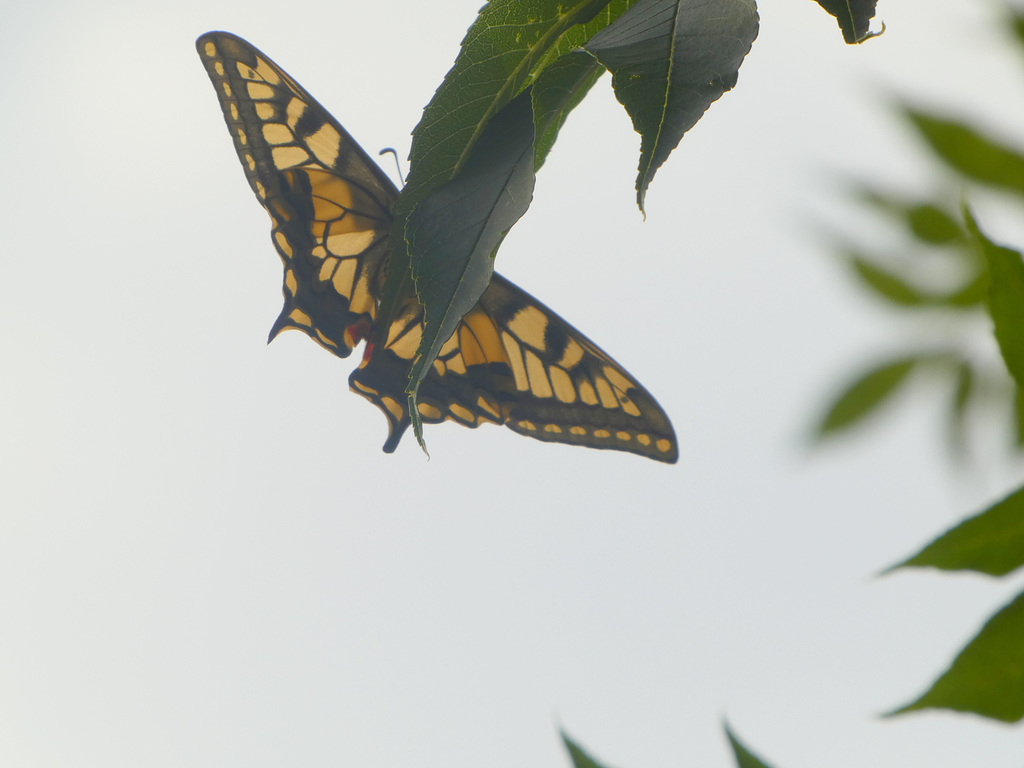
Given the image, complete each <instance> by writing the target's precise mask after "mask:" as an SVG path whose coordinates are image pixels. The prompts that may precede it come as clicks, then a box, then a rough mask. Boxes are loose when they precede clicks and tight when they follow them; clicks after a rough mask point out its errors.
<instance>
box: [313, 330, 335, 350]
mask: <svg viewBox="0 0 1024 768" xmlns="http://www.w3.org/2000/svg"><path fill="white" fill-rule="evenodd" d="M314 330H315V331H316V335H317V338H318V339H320V342H321V343H322V344H325V345H327V346H328V347H330V348H331V349H337V348H338V345H337V344H335V343H334V342H333V341H331V340H330V339H329V338H327V337H326V336H324V335H323V333H321V332H320V329H319V328H315V329H314Z"/></svg>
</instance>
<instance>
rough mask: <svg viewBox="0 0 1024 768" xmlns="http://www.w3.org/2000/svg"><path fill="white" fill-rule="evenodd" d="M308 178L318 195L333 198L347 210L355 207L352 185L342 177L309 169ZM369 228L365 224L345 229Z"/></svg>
mask: <svg viewBox="0 0 1024 768" xmlns="http://www.w3.org/2000/svg"><path fill="white" fill-rule="evenodd" d="M309 179H310V182H312V184H313V187H314V189H316V191H317V194H318V195H320V196H322V197H325V198H327V199H328V200H333V201H334V202H335V203H336V204H338V205H340V206H341V207H342V208H345V209H347V210H354V209H355V207H356V206H355V201H354V200H353V191H352V187H351V186H350V185H349V183H348V182H347V181H345V180H344V179H340V178H338V177H337V176H333V175H332V174H329V173H327V172H326V171H320V170H311V171H309ZM352 224H355V222H352ZM371 228H372V227H367V226H350V227H348V228H347V229H346V231H352V230H355V229H371Z"/></svg>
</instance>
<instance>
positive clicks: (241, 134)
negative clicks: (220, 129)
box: [237, 128, 249, 147]
mask: <svg viewBox="0 0 1024 768" xmlns="http://www.w3.org/2000/svg"><path fill="white" fill-rule="evenodd" d="M237 133H238V143H239V144H241V145H242V146H243V147H245V146H248V144H249V137H248V136H246V135H245V129H244V128H239V129H238V131H237Z"/></svg>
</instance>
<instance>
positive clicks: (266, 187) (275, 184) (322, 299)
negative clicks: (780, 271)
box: [196, 32, 398, 357]
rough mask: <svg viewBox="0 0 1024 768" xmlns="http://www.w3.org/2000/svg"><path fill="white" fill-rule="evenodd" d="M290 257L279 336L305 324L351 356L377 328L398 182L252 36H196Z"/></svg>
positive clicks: (283, 252)
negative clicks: (250, 41) (256, 45)
mask: <svg viewBox="0 0 1024 768" xmlns="http://www.w3.org/2000/svg"><path fill="white" fill-rule="evenodd" d="M196 47H197V49H198V50H199V55H200V57H201V58H202V59H203V63H204V64H205V66H206V70H207V72H208V73H209V75H210V79H211V80H212V81H213V85H214V88H215V89H216V91H217V95H218V97H219V99H220V103H221V107H222V108H223V111H224V119H225V121H226V122H227V124H228V130H229V132H230V133H231V136H232V139H233V140H234V143H235V149H236V151H237V152H238V156H239V159H240V160H241V161H242V167H243V169H244V170H245V175H246V178H247V179H248V180H249V185H250V186H251V187H252V189H253V192H255V193H256V197H257V198H258V199H259V201H260V203H262V204H263V207H264V208H266V210H267V212H268V213H269V214H270V218H271V220H272V239H273V242H274V246H275V247H276V248H277V251H278V253H279V254H280V256H281V260H282V261H283V262H284V269H285V276H284V297H285V302H284V309H283V310H282V312H281V315H280V317H279V318H278V320H277V322H276V323H275V324H274V327H273V329H272V330H271V334H270V335H271V338H273V337H274V336H275V335H276V334H277V333H279V332H280V331H282V330H284V329H286V328H297V329H299V330H302V331H304V332H305V333H307V334H308V335H309V336H310V337H311V338H313V339H314V340H315V341H317V342H318V343H320V344H321V345H323V346H324V347H326V348H327V349H329V350H331V351H332V352H334V353H335V354H336V355H338V356H340V357H346V356H348V354H349V353H350V352H351V351H352V347H353V346H354V345H355V344H357V343H358V342H359V340H360V337H361V335H362V333H365V330H366V329H367V328H369V325H370V323H371V322H372V321H373V319H374V317H375V316H376V312H377V296H378V293H379V290H380V286H381V283H382V281H383V278H384V268H385V265H386V263H387V258H388V253H389V251H388V244H387V233H388V229H389V227H390V226H391V212H390V209H391V206H392V204H393V203H394V201H395V199H396V198H397V196H398V191H397V189H395V186H394V184H392V183H391V181H390V180H389V179H388V178H387V177H386V176H385V175H384V174H383V173H382V172H381V171H380V169H379V168H378V167H377V166H376V164H375V163H373V161H371V160H370V159H369V158H368V157H367V156H366V154H365V153H364V152H363V151H362V149H361V148H360V147H359V145H358V144H356V142H355V140H354V139H352V137H351V136H349V134H348V133H347V132H346V131H345V129H344V128H342V127H341V125H339V124H338V122H337V121H336V120H335V119H334V118H333V117H332V116H331V115H330V113H328V112H327V110H325V109H324V108H323V107H321V106H320V104H319V103H317V101H316V100H315V99H314V98H313V97H312V96H310V95H309V94H308V93H307V92H306V91H305V90H304V89H303V88H302V87H301V86H300V85H299V84H298V83H296V82H295V81H294V80H292V78H291V77H289V76H288V74H287V73H286V72H285V71H284V70H282V69H281V68H280V67H278V66H277V65H276V64H274V62H272V61H271V60H270V59H269V58H267V57H266V56H264V55H263V54H262V53H261V52H260V51H258V50H257V49H256V48H254V47H252V46H251V45H249V44H248V43H247V42H245V41H244V40H241V39H240V38H237V37H235V36H234V35H229V34H227V33H224V32H211V33H209V34H206V35H203V36H202V37H200V38H199V40H198V41H197V42H196Z"/></svg>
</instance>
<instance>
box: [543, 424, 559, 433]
mask: <svg viewBox="0 0 1024 768" xmlns="http://www.w3.org/2000/svg"><path fill="white" fill-rule="evenodd" d="M544 431H545V432H549V433H551V434H552V435H560V434H562V428H561V427H560V426H558V425H557V424H545V425H544Z"/></svg>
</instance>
